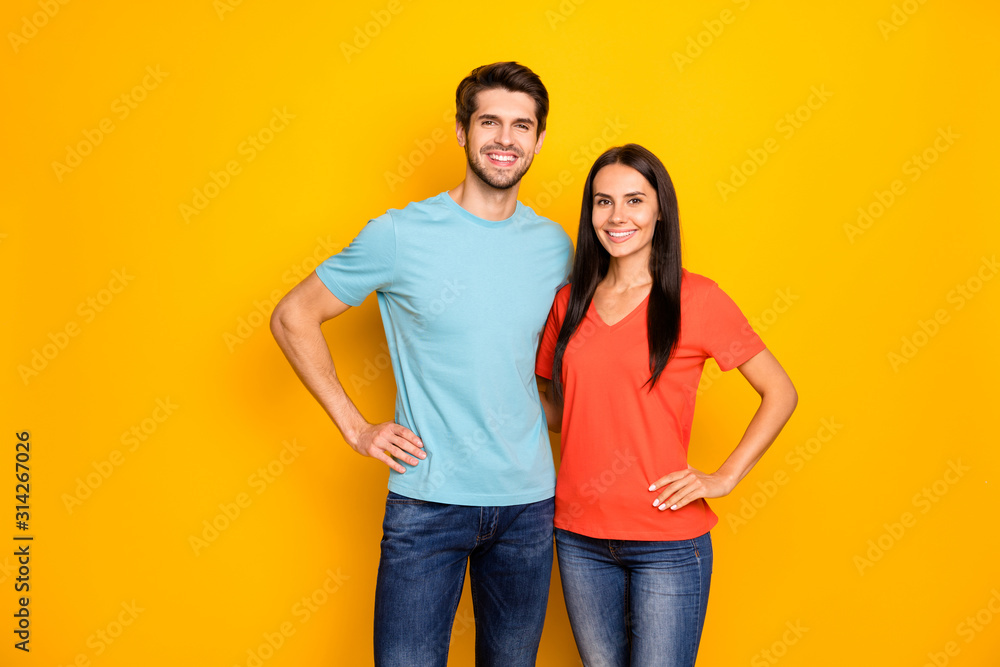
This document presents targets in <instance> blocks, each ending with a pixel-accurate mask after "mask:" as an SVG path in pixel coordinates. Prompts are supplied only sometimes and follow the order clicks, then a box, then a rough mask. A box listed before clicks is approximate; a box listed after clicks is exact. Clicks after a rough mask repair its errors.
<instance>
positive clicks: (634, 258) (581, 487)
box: [535, 144, 797, 667]
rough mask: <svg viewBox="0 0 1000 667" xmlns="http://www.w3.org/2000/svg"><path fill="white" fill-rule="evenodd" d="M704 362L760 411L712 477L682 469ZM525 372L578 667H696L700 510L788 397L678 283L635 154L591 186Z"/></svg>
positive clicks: (676, 258)
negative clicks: (572, 250) (562, 283)
mask: <svg viewBox="0 0 1000 667" xmlns="http://www.w3.org/2000/svg"><path fill="white" fill-rule="evenodd" d="M708 357H713V358H715V359H716V361H717V362H718V363H719V366H720V367H721V368H722V369H723V370H729V369H731V368H739V370H740V372H741V373H742V374H743V376H744V377H745V378H746V379H747V381H748V382H749V383H750V385H751V386H752V387H753V388H754V389H755V390H756V391H757V393H759V394H760V397H761V403H760V407H759V408H758V409H757V411H756V414H754V416H753V418H752V419H751V420H750V424H749V426H748V427H747V429H746V432H745V433H744V434H743V437H742V438H741V439H740V441H739V443H738V444H737V445H736V447H735V449H733V452H732V454H730V455H729V457H728V458H727V459H726V461H725V462H724V463H723V464H722V466H720V467H719V469H718V470H716V471H715V472H713V473H705V472H702V471H700V470H697V469H696V468H693V467H691V466H689V465H688V464H687V448H688V440H689V437H690V433H691V422H692V419H693V416H694V403H695V395H696V392H697V388H698V381H699V379H700V377H701V372H702V367H703V365H704V362H705V359H707V358H708ZM535 372H536V373H537V375H538V376H539V378H538V379H539V386H540V389H541V394H542V400H543V403H544V407H545V411H546V416H547V417H548V421H549V425H550V428H552V430H558V429H560V427H561V431H562V462H561V465H560V468H559V476H558V481H557V483H556V518H555V526H556V548H557V554H558V559H559V569H560V574H561V577H562V584H563V592H564V595H565V598H566V607H567V610H568V611H569V618H570V622H571V624H572V627H573V635H574V637H575V638H576V642H577V646H578V647H579V649H580V654H581V656H582V658H583V661H584V664H585V665H588V666H595V667H596V666H605V665H616V666H617V665H633V666H636V667H650V666H653V665H669V666H677V667H679V666H681V665H684V666H688V667H689V666H691V665H694V662H695V656H696V655H697V652H698V643H699V641H700V638H701V630H702V626H703V624H704V618H705V610H706V606H707V602H708V590H709V581H710V578H711V572H712V543H711V538H710V536H709V529H711V528H712V527H713V526H714V525H715V524H716V523H717V522H718V518H717V517H716V515H715V514H714V513H713V512H712V510H711V509H709V507H708V505H707V504H706V502H705V499H706V498H718V497H721V496H724V495H726V494H728V493H729V492H731V491H732V490H733V488H734V487H735V486H736V484H737V483H738V482H739V481H740V480H741V479H742V478H743V477H744V476H745V475H746V474H747V472H749V471H750V468H752V467H753V465H754V464H755V463H756V462H757V461H758V460H759V459H760V457H761V456H762V455H763V454H764V452H765V450H767V448H768V447H769V446H770V444H771V443H772V442H773V441H774V439H775V437H777V435H778V433H779V432H780V431H781V428H782V427H783V426H784V424H785V422H787V421H788V418H789V417H790V416H791V414H792V411H793V410H794V409H795V404H796V401H797V396H796V393H795V389H794V387H793V386H792V383H791V381H790V380H789V379H788V376H787V375H786V374H785V371H784V370H783V369H782V367H781V365H780V364H779V363H778V361H777V360H776V359H775V358H774V356H773V355H772V354H771V353H770V352H769V351H768V350H767V349H766V348H765V347H764V344H763V342H761V340H760V338H759V337H758V336H757V334H756V333H754V331H753V329H751V328H750V325H749V324H748V323H747V321H746V318H744V317H743V315H742V313H741V312H740V310H739V308H737V307H736V305H735V304H734V303H733V302H732V300H731V299H730V298H729V297H728V296H726V294H725V293H724V292H723V291H722V290H721V289H719V286H718V285H716V284H715V283H714V282H713V281H711V280H709V279H708V278H705V277H703V276H700V275H697V274H694V273H689V272H688V271H686V270H684V269H683V268H682V267H681V253H680V223H679V219H678V214H677V198H676V195H675V193H674V188H673V184H672V183H671V181H670V177H669V175H668V174H667V171H666V169H664V167H663V164H662V163H661V162H660V161H659V160H658V159H657V158H656V156H655V155H653V154H652V153H650V152H649V151H648V150H646V149H645V148H643V147H641V146H638V145H636V144H627V145H625V146H620V147H616V148H611V149H609V150H608V151H606V152H605V153H604V154H602V155H601V156H600V157H599V158H598V159H597V161H596V162H595V163H594V166H593V167H592V168H591V170H590V174H589V175H588V177H587V183H586V185H585V186H584V191H583V207H582V211H581V213H580V229H579V235H578V239H577V250H576V259H575V261H574V265H573V273H572V276H571V284H570V285H567V286H566V287H564V288H563V289H562V290H561V291H560V292H559V293H558V295H557V296H556V299H555V303H554V304H553V306H552V311H551V313H550V314H549V320H548V322H547V324H546V327H545V331H544V334H543V337H542V343H541V347H540V350H539V355H538V361H537V365H536V369H535ZM550 380H551V381H550ZM563 406H565V410H564V409H563Z"/></svg>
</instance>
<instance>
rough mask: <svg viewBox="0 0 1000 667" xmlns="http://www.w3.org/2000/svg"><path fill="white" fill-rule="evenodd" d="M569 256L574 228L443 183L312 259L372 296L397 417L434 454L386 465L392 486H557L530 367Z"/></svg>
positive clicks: (338, 287)
mask: <svg viewBox="0 0 1000 667" xmlns="http://www.w3.org/2000/svg"><path fill="white" fill-rule="evenodd" d="M572 255H573V245H572V243H571V242H570V240H569V237H568V236H567V235H566V232H564V231H563V229H562V228H561V227H560V226H559V225H557V224H556V223H554V222H552V221H551V220H548V219H547V218H543V217H541V216H539V215H536V214H535V212H534V211H532V210H531V209H530V208H528V207H527V206H524V205H523V204H521V203H520V202H518V204H517V208H516V210H515V211H514V214H513V215H512V216H511V217H509V218H507V219H506V220H499V221H492V220H484V219H482V218H479V217H477V216H475V215H473V214H471V213H469V212H468V211H466V210H465V209H464V208H462V207H461V206H459V205H458V203H456V202H455V200H453V199H452V198H451V196H450V195H449V194H448V193H447V192H442V193H441V194H439V195H437V196H435V197H431V198H430V199H426V200H424V201H422V202H414V203H412V204H409V205H408V206H406V207H405V208H403V209H402V210H398V209H392V210H389V211H388V212H386V213H385V214H384V215H382V216H379V217H378V218H375V219H374V220H371V221H370V222H369V223H368V224H367V225H366V226H365V227H364V229H362V230H361V233H360V234H358V236H357V238H355V239H354V241H352V242H351V244H350V245H349V246H348V247H347V248H345V249H344V250H342V251H341V252H339V253H338V254H336V255H334V256H333V257H330V258H329V259H328V260H326V261H325V262H323V263H322V264H321V265H320V266H319V267H317V268H316V274H317V275H318V276H319V278H320V280H322V281H323V284H325V285H326V286H327V287H328V288H329V289H330V291H331V292H332V293H333V294H334V296H336V297H337V298H338V299H340V300H341V301H343V302H344V303H346V304H348V305H351V306H358V305H360V304H361V302H362V301H364V300H365V298H366V297H367V296H368V295H369V294H371V292H373V291H374V292H376V293H377V295H378V306H379V310H380V311H381V313H382V324H383V326H384V327H385V336H386V340H387V342H388V345H389V352H390V356H391V357H392V369H393V372H394V374H395V377H396V416H395V420H396V422H398V423H399V424H402V425H403V426H406V427H407V428H409V429H410V430H411V431H413V432H414V433H416V434H417V435H418V436H420V438H421V440H423V442H424V451H425V452H426V453H427V458H426V459H423V460H421V461H420V462H419V463H418V464H417V465H416V466H408V465H407V464H406V463H403V462H400V463H401V465H403V466H404V467H406V468H407V470H406V473H404V474H400V473H397V472H395V471H390V474H389V490H391V491H393V492H395V493H399V494H401V495H404V496H409V497H411V498H418V499H420V500H428V501H432V502H439V503H449V504H453V505H484V506H488V505H517V504H523V503H531V502H536V501H539V500H545V499H547V498H551V497H552V496H553V495H554V493H555V472H554V470H553V465H552V452H551V450H550V448H549V439H548V430H547V427H546V423H545V415H544V413H543V412H542V409H541V403H540V402H539V398H538V389H537V387H536V385H535V366H534V364H535V353H536V351H537V349H538V341H539V337H540V336H541V331H542V328H543V327H544V326H545V319H546V317H547V316H548V312H549V308H550V307H551V305H552V300H553V298H554V297H555V294H556V292H557V291H558V289H559V288H560V287H561V286H562V285H564V284H565V282H566V277H567V275H568V273H569V269H570V265H571V261H572Z"/></svg>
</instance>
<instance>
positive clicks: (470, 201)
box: [448, 173, 521, 220]
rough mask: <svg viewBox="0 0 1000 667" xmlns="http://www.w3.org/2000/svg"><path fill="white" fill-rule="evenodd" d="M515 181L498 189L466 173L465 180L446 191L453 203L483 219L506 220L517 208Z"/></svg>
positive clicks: (516, 185) (516, 186)
mask: <svg viewBox="0 0 1000 667" xmlns="http://www.w3.org/2000/svg"><path fill="white" fill-rule="evenodd" d="M520 186H521V184H520V183H517V184H515V185H514V186H512V187H510V188H508V189H506V190H498V189H496V188H493V187H490V186H489V185H486V184H485V183H483V182H482V181H481V180H480V179H479V178H478V177H477V176H476V175H475V174H469V173H467V174H466V176H465V180H464V181H462V182H461V183H459V184H458V185H457V186H455V187H454V188H452V189H451V190H449V191H448V194H449V195H450V196H451V198H452V199H453V200H455V203H456V204H458V205H459V206H461V207H462V208H464V209H465V210H466V211H468V212H469V213H471V214H472V215H474V216H476V217H478V218H482V219H483V220H506V219H507V218H509V217H510V216H512V215H514V210H515V209H516V208H517V192H518V190H519V189H520Z"/></svg>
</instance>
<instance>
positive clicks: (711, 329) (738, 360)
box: [701, 282, 766, 371]
mask: <svg viewBox="0 0 1000 667" xmlns="http://www.w3.org/2000/svg"><path fill="white" fill-rule="evenodd" d="M703 315H704V320H703V328H702V331H701V336H702V347H703V348H704V350H705V352H706V353H707V354H708V356H710V357H712V358H713V359H715V361H716V362H717V363H718V364H719V368H721V369H722V370H724V371H728V370H731V369H733V368H736V367H737V366H739V365H741V364H743V363H744V362H746V361H749V360H750V359H751V358H752V357H753V356H755V355H756V354H758V353H759V352H761V351H763V350H764V349H765V347H766V346H765V345H764V341H762V340H761V339H760V336H758V335H757V332H755V331H754V330H753V327H751V326H750V323H749V322H747V318H746V317H744V315H743V313H742V312H741V311H740V309H739V306H737V305H736V303H734V302H733V300H732V299H731V298H729V295H728V294H726V293H725V292H723V291H722V289H721V288H720V287H719V286H718V285H717V284H715V283H714V282H713V283H712V284H711V285H710V286H709V287H708V288H707V289H706V293H705V301H704V310H703Z"/></svg>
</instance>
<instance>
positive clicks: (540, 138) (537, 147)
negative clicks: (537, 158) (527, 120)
mask: <svg viewBox="0 0 1000 667" xmlns="http://www.w3.org/2000/svg"><path fill="white" fill-rule="evenodd" d="M543 141H545V130H542V132H541V133H540V134H539V135H538V139H537V140H536V141H535V155H538V153H539V152H541V150H542V142H543Z"/></svg>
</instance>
